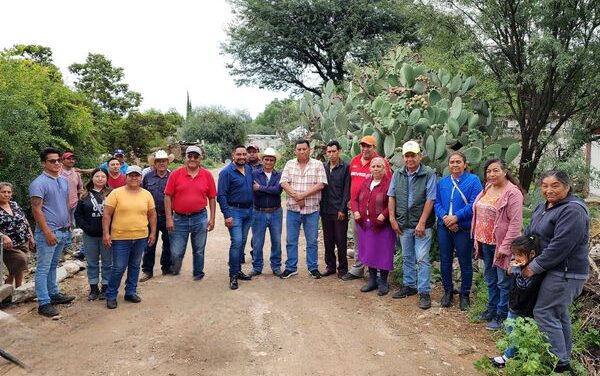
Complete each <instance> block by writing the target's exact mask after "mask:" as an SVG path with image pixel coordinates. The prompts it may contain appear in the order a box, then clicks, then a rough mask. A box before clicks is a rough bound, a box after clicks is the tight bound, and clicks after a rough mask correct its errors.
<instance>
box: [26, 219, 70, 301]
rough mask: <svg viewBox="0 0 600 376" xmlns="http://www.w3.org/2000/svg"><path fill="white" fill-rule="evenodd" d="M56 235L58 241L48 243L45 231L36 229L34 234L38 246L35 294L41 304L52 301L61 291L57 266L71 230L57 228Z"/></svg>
mask: <svg viewBox="0 0 600 376" xmlns="http://www.w3.org/2000/svg"><path fill="white" fill-rule="evenodd" d="M54 235H56V241H57V242H58V243H56V244H55V245H48V243H46V237H45V236H44V233H43V232H41V231H40V230H36V231H35V234H34V235H33V238H34V240H35V246H36V248H37V266H36V269H35V294H36V295H37V299H38V304H39V305H44V304H48V303H50V296H52V295H56V294H58V293H59V292H60V290H59V289H58V284H57V283H56V267H57V266H58V261H60V255H61V253H62V251H63V249H64V248H65V245H66V244H67V241H68V240H69V239H70V238H71V231H58V230H55V231H54Z"/></svg>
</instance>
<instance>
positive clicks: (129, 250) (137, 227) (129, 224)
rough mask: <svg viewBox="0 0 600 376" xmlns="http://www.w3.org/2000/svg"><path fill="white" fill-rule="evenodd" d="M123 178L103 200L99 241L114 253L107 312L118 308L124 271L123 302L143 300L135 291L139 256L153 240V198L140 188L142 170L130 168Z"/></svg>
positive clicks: (154, 212) (154, 223) (154, 224)
mask: <svg viewBox="0 0 600 376" xmlns="http://www.w3.org/2000/svg"><path fill="white" fill-rule="evenodd" d="M125 176H126V182H125V185H124V186H123V187H119V188H117V189H115V190H113V191H112V192H111V193H110V194H109V195H108V197H107V198H106V201H105V202H104V216H103V217H102V240H103V243H104V245H105V246H107V247H111V246H112V250H113V253H112V269H111V273H110V279H109V281H108V290H106V307H108V308H110V309H115V308H117V293H118V292H119V286H120V285H121V279H122V278H123V274H125V269H127V279H126V280H125V300H127V301H129V302H132V303H139V302H141V301H142V299H141V298H140V297H139V296H138V294H137V291H136V290H137V282H138V277H139V275H140V265H141V262H142V256H143V254H144V249H145V248H146V245H150V246H152V245H153V244H154V242H155V241H156V209H155V208H154V199H153V198H152V195H151V194H150V192H148V191H147V190H145V189H143V188H142V186H141V185H142V169H141V168H140V167H139V166H129V167H128V168H127V172H126V173H125ZM111 222H112V223H111ZM148 225H149V227H150V233H148Z"/></svg>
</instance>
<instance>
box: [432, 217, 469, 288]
mask: <svg viewBox="0 0 600 376" xmlns="http://www.w3.org/2000/svg"><path fill="white" fill-rule="evenodd" d="M437 237H438V246H439V249H440V268H441V272H442V284H443V285H444V290H446V291H453V290H454V285H453V283H452V264H453V261H454V252H456V257H458V264H459V265H460V279H461V283H460V293H461V295H468V294H469V292H470V291H471V285H472V284H473V240H472V239H471V235H470V234H469V232H468V231H463V230H459V231H457V232H453V231H450V230H448V228H447V227H446V226H439V225H438V227H437Z"/></svg>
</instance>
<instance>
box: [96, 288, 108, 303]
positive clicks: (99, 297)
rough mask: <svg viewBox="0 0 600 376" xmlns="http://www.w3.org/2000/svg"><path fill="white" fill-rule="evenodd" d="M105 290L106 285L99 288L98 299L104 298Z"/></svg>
mask: <svg viewBox="0 0 600 376" xmlns="http://www.w3.org/2000/svg"><path fill="white" fill-rule="evenodd" d="M106 290H108V285H102V289H101V290H100V295H98V300H104V299H105V296H104V294H106Z"/></svg>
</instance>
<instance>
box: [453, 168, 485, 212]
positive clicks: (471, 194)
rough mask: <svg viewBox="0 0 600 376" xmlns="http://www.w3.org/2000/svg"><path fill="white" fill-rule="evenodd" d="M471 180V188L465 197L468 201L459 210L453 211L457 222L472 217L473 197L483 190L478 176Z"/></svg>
mask: <svg viewBox="0 0 600 376" xmlns="http://www.w3.org/2000/svg"><path fill="white" fill-rule="evenodd" d="M473 180H474V181H473V184H472V186H471V189H470V190H469V196H468V197H467V201H468V202H469V203H468V204H467V205H465V206H464V207H463V208H461V209H460V210H457V211H456V213H454V215H456V218H457V221H458V222H460V221H464V220H470V219H471V218H472V217H473V203H474V202H475V199H476V198H477V196H478V195H479V193H480V192H481V191H482V190H483V187H482V186H481V182H480V181H479V178H476V179H473Z"/></svg>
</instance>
